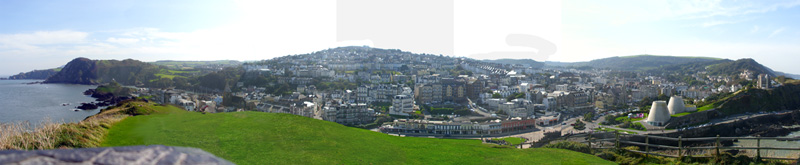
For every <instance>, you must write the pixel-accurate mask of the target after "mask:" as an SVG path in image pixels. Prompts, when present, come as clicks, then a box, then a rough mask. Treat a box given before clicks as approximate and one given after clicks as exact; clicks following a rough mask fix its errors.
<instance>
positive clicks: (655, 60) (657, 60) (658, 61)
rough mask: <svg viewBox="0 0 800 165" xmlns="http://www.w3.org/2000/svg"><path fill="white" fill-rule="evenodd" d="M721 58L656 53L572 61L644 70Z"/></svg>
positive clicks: (611, 67) (581, 64)
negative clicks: (659, 54) (660, 54)
mask: <svg viewBox="0 0 800 165" xmlns="http://www.w3.org/2000/svg"><path fill="white" fill-rule="evenodd" d="M717 60H721V59H718V58H710V57H685V56H657V55H636V56H622V57H610V58H603V59H597V60H592V61H589V62H577V63H573V64H572V65H571V66H573V67H585V66H588V67H593V68H597V69H606V68H607V69H614V70H624V71H644V70H648V69H655V68H658V67H663V66H669V65H678V64H686V63H694V62H708V61H717Z"/></svg>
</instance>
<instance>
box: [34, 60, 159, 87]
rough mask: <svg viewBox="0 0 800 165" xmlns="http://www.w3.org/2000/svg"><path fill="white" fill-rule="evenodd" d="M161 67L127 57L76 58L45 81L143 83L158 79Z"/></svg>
mask: <svg viewBox="0 0 800 165" xmlns="http://www.w3.org/2000/svg"><path fill="white" fill-rule="evenodd" d="M159 70H160V68H159V67H158V66H155V65H151V64H147V63H144V62H141V61H137V60H132V59H127V60H122V61H117V60H90V59H87V58H76V59H74V60H72V61H70V62H69V63H67V65H65V66H64V68H63V69H61V71H60V72H58V73H57V74H56V75H53V76H52V77H50V78H48V79H47V80H45V83H67V84H102V83H108V82H112V81H116V82H119V83H120V84H123V85H136V84H141V83H143V81H147V80H151V79H157V76H156V75H155V74H156V73H158V72H159Z"/></svg>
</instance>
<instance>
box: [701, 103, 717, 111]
mask: <svg viewBox="0 0 800 165" xmlns="http://www.w3.org/2000/svg"><path fill="white" fill-rule="evenodd" d="M709 109H714V104H708V105H705V106H702V107H700V108H697V112H702V111H706V110H709Z"/></svg>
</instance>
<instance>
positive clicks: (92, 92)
mask: <svg viewBox="0 0 800 165" xmlns="http://www.w3.org/2000/svg"><path fill="white" fill-rule="evenodd" d="M95 92H96V91H95V89H87V90H86V91H83V95H94V93H95Z"/></svg>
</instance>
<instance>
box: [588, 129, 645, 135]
mask: <svg viewBox="0 0 800 165" xmlns="http://www.w3.org/2000/svg"><path fill="white" fill-rule="evenodd" d="M595 130H598V131H605V132H614V131H619V132H620V133H628V134H639V133H636V132H633V131H626V130H622V129H613V128H595Z"/></svg>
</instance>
